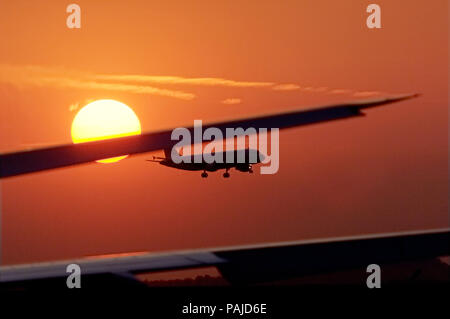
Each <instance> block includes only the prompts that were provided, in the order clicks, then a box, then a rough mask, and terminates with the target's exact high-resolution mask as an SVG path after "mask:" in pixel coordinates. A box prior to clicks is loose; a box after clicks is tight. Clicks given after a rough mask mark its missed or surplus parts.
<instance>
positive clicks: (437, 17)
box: [0, 0, 449, 264]
mask: <svg viewBox="0 0 450 319" xmlns="http://www.w3.org/2000/svg"><path fill="white" fill-rule="evenodd" d="M72 2H73V3H77V4H78V5H80V7H81V19H82V20H81V29H68V28H67V27H66V18H67V16H68V14H67V13H66V7H67V5H68V4H70V3H72ZM72 2H69V1H59V0H58V1H56V0H55V1H49V0H41V1H25V0H18V1H12V0H5V1H1V2H0V39H1V50H0V151H7V150H13V149H22V148H28V147H36V146H39V145H46V144H54V143H70V142H71V138H70V127H71V123H72V121H73V119H74V117H75V115H76V112H77V111H78V110H79V108H80V107H82V106H83V105H85V104H86V103H88V102H89V101H93V100H96V99H115V100H118V101H121V102H123V103H126V104H127V105H129V106H130V107H131V108H133V110H134V111H135V112H136V114H137V116H138V117H139V119H140V121H141V125H142V130H143V131H152V130H157V129H161V128H170V127H176V126H179V125H192V124H193V120H194V119H201V120H203V121H204V122H209V121H216V120H225V119H228V118H235V117H241V116H251V115H256V114H260V113H268V112H281V111H284V110H289V109H294V108H298V107H303V106H304V107H309V106H314V105H321V104H329V103H334V102H339V101H348V100H357V99H364V98H368V97H380V96H385V95H391V94H403V93H422V94H423V95H422V96H421V97H420V98H417V99H414V100H410V101H406V102H402V103H398V104H393V105H388V106H385V107H381V108H378V109H373V110H369V111H367V114H368V116H367V117H363V118H357V119H349V120H343V121H336V122H333V123H326V124H319V125H314V126H310V127H304V128H297V129H290V130H286V131H282V132H281V133H280V169H279V172H278V173H277V174H275V175H260V174H259V173H257V174H253V175H250V174H244V173H239V172H236V171H234V170H232V171H231V172H230V173H231V178H230V179H227V180H225V179H224V178H223V177H222V172H217V173H211V174H210V176H209V177H208V178H207V179H202V178H201V177H200V172H185V171H179V170H174V169H170V168H167V167H163V166H160V165H157V164H155V163H149V162H146V161H145V159H148V158H150V157H151V156H152V155H159V154H158V153H153V154H143V155H139V156H133V157H130V158H128V159H126V160H123V161H121V162H120V163H116V164H108V165H105V164H88V165H82V166H78V167H74V168H67V169H58V170H54V171H51V172H43V173H37V174H32V175H28V176H22V177H15V178H10V179H6V180H2V181H1V195H2V216H1V217H2V234H1V235H2V241H1V243H2V255H3V256H2V262H3V263H4V264H14V263H23V262H33V261H44V260H51V259H61V258H71V257H80V256H85V255H94V254H105V253H118V252H127V251H143V250H146V251H147V250H148V251H162V250H173V249H187V248H200V247H212V246H222V245H238V244H250V243H263V242H272V241H283V240H299V239H308V238H317V237H327V236H347V235H357V234H366V233H374V232H393V231H402V230H416V229H429V228H440V227H448V223H449V219H448V218H449V215H448V142H447V139H448V53H449V52H448V30H449V28H448V13H449V8H448V1H447V0H433V1H425V0H423V1H419V0H418V1H406V0H405V1H383V0H376V1H362V0H358V1H357V0H344V1H332V0H328V1H323V0H318V1H306V0H295V1H294V0H293V1H285V0H283V1H265V0H259V1H252V0H249V1H196V0H195V1H170V0H169V1H134V0H128V1H124V0H108V1H106V0H95V1H93V0H90V1H88V0H76V1H75V0H74V1H72ZM373 2H375V3H377V4H379V5H380V6H381V21H382V29H371V30H369V29H368V28H367V26H366V17H367V16H368V14H367V13H366V7H367V6H368V5H369V4H370V3H373ZM257 172H259V169H257Z"/></svg>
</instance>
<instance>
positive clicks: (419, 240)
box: [0, 228, 450, 291]
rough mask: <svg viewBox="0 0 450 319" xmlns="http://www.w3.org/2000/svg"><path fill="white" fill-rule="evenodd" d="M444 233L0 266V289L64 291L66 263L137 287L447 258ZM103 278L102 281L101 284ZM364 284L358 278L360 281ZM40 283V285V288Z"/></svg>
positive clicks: (90, 275)
mask: <svg viewBox="0 0 450 319" xmlns="http://www.w3.org/2000/svg"><path fill="white" fill-rule="evenodd" d="M449 235H450V229H448V228H447V229H434V230H425V231H414V232H397V233H384V234H372V235H364V236H353V237H337V238H324V239H314V240H303V241H292V242H278V243H268V244H260V245H249V246H235V247H225V248H223V247H221V248H212V249H200V250H191V251H175V252H169V253H146V252H143V253H134V254H123V255H119V256H107V255H106V256H97V257H86V258H80V259H75V260H65V261H56V262H48V263H34V264H24V265H14V266H3V267H0V291H1V290H3V289H10V288H13V289H15V288H16V287H33V285H35V287H38V288H41V287H47V288H48V287H49V285H50V286H51V285H52V284H54V285H55V286H56V287H60V288H65V287H66V278H67V276H68V273H67V272H66V267H67V266H68V265H69V264H77V265H79V266H80V269H81V281H82V286H84V287H86V286H88V287H89V286H90V287H94V286H98V285H100V286H103V285H105V284H108V285H113V286H114V287H117V285H119V284H121V283H122V284H123V283H127V284H128V285H129V284H130V283H133V284H138V283H139V282H138V281H137V279H136V277H134V275H136V274H139V273H149V272H156V271H165V270H174V269H189V268H198V267H209V266H215V267H217V268H218V270H219V271H220V272H221V274H222V275H223V277H224V278H225V279H226V280H227V281H229V282H230V283H231V284H252V283H260V282H270V281H275V280H282V279H290V278H301V277H302V276H308V275H316V274H327V273H333V272H336V271H340V270H341V271H342V270H351V269H357V270H358V269H361V272H362V273H365V270H366V267H367V266H368V265H370V264H378V265H380V266H381V265H389V264H395V263H401V262H407V261H420V260H428V259H433V258H436V257H440V256H448V255H449V250H450V248H449V245H448V243H449V239H450V236H449ZM105 279H107V280H105ZM361 281H362V283H364V282H365V281H364V278H361ZM43 284H44V285H43Z"/></svg>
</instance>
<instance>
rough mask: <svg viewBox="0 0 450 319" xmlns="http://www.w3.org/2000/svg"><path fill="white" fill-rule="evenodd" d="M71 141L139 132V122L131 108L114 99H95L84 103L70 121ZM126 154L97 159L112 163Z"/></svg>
mask: <svg viewBox="0 0 450 319" xmlns="http://www.w3.org/2000/svg"><path fill="white" fill-rule="evenodd" d="M71 134H72V141H73V142H74V143H75V144H77V143H83V142H90V141H98V140H105V139H108V138H115V137H124V136H130V135H138V134H141V124H140V122H139V119H138V117H137V116H136V114H135V113H134V112H133V110H132V109H131V108H130V107H129V106H127V105H126V104H123V103H121V102H118V101H115V100H97V101H94V102H91V103H89V104H87V105H85V106H84V107H83V108H82V109H81V110H80V111H79V112H78V113H77V115H76V116H75V118H74V120H73V122H72V131H71ZM125 157H127V155H124V156H118V157H112V158H107V159H103V160H99V161H97V162H99V163H114V162H117V161H120V160H121V159H124V158H125Z"/></svg>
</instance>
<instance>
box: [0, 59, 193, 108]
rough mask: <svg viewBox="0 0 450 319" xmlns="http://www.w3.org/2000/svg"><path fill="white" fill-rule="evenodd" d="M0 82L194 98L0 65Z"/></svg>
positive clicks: (71, 73)
mask: <svg viewBox="0 0 450 319" xmlns="http://www.w3.org/2000/svg"><path fill="white" fill-rule="evenodd" d="M0 82H4V83H5V82H6V83H11V84H14V85H18V86H30V85H31V86H42V87H59V88H77V89H94V90H98V89H101V90H107V91H124V92H130V93H138V94H151V95H160V96H168V97H173V98H177V99H182V100H192V99H193V98H195V94H193V93H188V92H183V91H179V90H170V89H161V88H157V87H153V86H149V85H134V84H129V83H108V82H101V81H96V80H95V75H92V74H90V73H82V72H77V71H74V70H67V69H62V68H44V67H39V66H11V65H0Z"/></svg>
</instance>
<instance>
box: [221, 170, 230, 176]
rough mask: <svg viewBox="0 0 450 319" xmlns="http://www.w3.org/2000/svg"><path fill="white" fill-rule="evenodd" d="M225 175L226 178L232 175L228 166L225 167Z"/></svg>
mask: <svg viewBox="0 0 450 319" xmlns="http://www.w3.org/2000/svg"><path fill="white" fill-rule="evenodd" d="M223 177H224V178H229V177H230V173H228V168H226V169H225V173H223Z"/></svg>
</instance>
